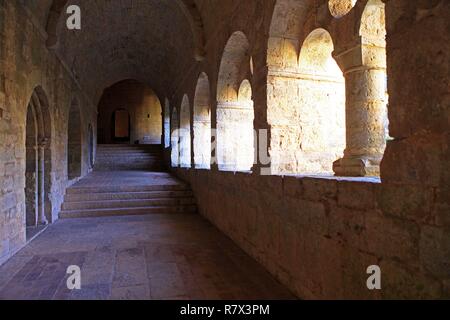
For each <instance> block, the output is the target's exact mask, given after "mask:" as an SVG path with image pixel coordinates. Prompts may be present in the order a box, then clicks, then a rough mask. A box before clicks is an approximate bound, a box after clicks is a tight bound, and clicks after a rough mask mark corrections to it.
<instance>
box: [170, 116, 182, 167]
mask: <svg viewBox="0 0 450 320" xmlns="http://www.w3.org/2000/svg"><path fill="white" fill-rule="evenodd" d="M170 128H171V145H172V150H171V162H172V167H173V168H177V167H178V166H179V165H180V134H179V129H180V120H179V117H178V111H177V109H176V108H173V112H172V119H171V123H170Z"/></svg>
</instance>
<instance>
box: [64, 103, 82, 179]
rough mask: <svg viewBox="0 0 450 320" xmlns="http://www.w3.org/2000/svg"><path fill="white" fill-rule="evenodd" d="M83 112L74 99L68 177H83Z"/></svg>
mask: <svg viewBox="0 0 450 320" xmlns="http://www.w3.org/2000/svg"><path fill="white" fill-rule="evenodd" d="M81 128H82V127H81V112H80V106H79V105H78V102H77V101H76V100H73V102H72V104H71V106H70V110H69V122H68V129H69V130H68V133H67V137H68V143H67V148H68V150H67V174H68V179H69V180H73V179H77V178H79V177H81V159H82V156H81V155H82V132H81Z"/></svg>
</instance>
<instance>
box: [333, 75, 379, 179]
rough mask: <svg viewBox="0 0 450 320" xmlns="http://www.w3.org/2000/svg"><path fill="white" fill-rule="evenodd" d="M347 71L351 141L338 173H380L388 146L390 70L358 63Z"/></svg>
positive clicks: (352, 174) (356, 174)
mask: <svg viewBox="0 0 450 320" xmlns="http://www.w3.org/2000/svg"><path fill="white" fill-rule="evenodd" d="M344 74H345V83H346V137H347V144H346V149H345V152H344V157H343V158H342V159H340V160H338V161H336V162H335V163H334V166H333V169H334V172H335V173H336V175H338V176H378V175H379V171H380V169H379V166H380V162H381V159H382V157H383V152H384V149H385V146H386V121H387V120H386V119H387V114H386V111H387V110H386V103H387V94H386V90H385V89H386V76H385V75H386V71H385V69H383V68H368V67H357V68H352V69H351V70H348V71H346V72H344Z"/></svg>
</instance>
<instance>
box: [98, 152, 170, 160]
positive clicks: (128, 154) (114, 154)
mask: <svg viewBox="0 0 450 320" xmlns="http://www.w3.org/2000/svg"><path fill="white" fill-rule="evenodd" d="M124 156H126V157H155V158H157V157H160V156H162V153H156V152H145V151H143V152H136V151H133V152H126V151H124V152H122V151H120V152H110V151H108V152H106V151H102V152H97V157H124Z"/></svg>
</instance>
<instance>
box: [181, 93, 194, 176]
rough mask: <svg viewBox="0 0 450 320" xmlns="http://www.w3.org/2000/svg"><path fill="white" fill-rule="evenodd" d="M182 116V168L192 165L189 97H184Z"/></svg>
mask: <svg viewBox="0 0 450 320" xmlns="http://www.w3.org/2000/svg"><path fill="white" fill-rule="evenodd" d="M180 114H181V118H180V131H179V134H180V164H181V167H182V168H190V167H191V111H190V105H189V98H188V96H187V95H185V96H184V97H183V101H182V103H181V113H180Z"/></svg>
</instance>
